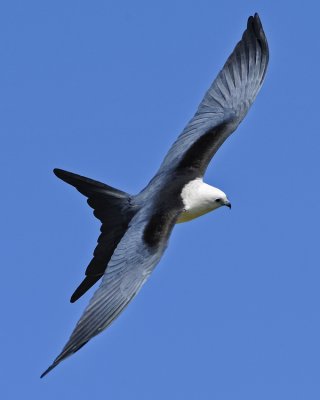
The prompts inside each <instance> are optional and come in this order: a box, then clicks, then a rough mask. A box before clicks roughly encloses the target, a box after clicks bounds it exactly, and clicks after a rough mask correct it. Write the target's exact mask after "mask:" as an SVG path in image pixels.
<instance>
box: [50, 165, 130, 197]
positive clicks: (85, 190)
mask: <svg viewBox="0 0 320 400" xmlns="http://www.w3.org/2000/svg"><path fill="white" fill-rule="evenodd" d="M53 172H54V174H55V175H56V176H57V177H58V178H60V179H62V180H63V181H64V182H67V183H69V185H72V186H74V187H75V188H76V189H77V190H79V192H80V193H82V194H83V195H85V196H86V197H88V198H90V197H91V196H96V195H99V194H101V195H103V196H108V195H109V196H112V197H117V198H126V197H128V194H127V193H125V192H122V191H121V190H118V189H115V188H114V187H112V186H109V185H106V184H105V183H102V182H98V181H95V180H94V179H90V178H86V177H85V176H81V175H77V174H74V173H73V172H69V171H64V170H63V169H59V168H55V169H54V170H53Z"/></svg>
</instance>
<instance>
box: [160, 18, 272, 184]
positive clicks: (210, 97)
mask: <svg viewBox="0 0 320 400" xmlns="http://www.w3.org/2000/svg"><path fill="white" fill-rule="evenodd" d="M268 60H269V50H268V43H267V39H266V36H265V33H264V31H263V28H262V24H261V21H260V18H259V16H258V14H255V15H254V16H250V17H249V19H248V23H247V28H246V30H245V31H244V33H243V35H242V38H241V40H240V41H239V43H238V44H237V45H236V47H235V48H234V50H233V52H232V53H231V55H230V56H229V58H228V60H227V61H226V63H225V65H224V66H223V68H222V70H221V71H220V72H219V74H218V76H217V78H216V79H215V80H214V82H213V83H212V85H211V86H210V88H209V90H208V91H207V92H206V94H205V96H204V98H203V100H202V102H201V103H200V105H199V107H198V110H197V112H196V114H195V115H194V117H193V118H192V119H191V121H190V122H189V123H188V124H187V126H186V127H185V129H184V130H183V132H182V133H181V135H180V136H179V137H178V139H177V140H176V142H175V143H174V144H173V146H172V147H171V148H170V150H169V152H168V154H167V155H166V157H165V159H164V161H163V163H162V164H161V166H160V169H159V171H158V173H157V175H158V174H161V173H162V172H164V171H167V170H172V169H176V168H179V167H180V168H187V167H189V166H190V167H193V168H197V169H198V176H202V175H203V174H204V172H205V170H206V168H207V166H208V163H209V162H210V160H211V158H212V157H213V156H214V154H215V153H216V151H217V150H218V149H219V147H220V146H221V145H222V143H223V142H224V141H225V140H226V139H227V138H228V136H229V135H230V134H231V133H232V132H233V131H234V130H235V129H236V128H237V126H238V125H239V123H240V122H241V121H242V119H243V118H244V117H245V115H246V114H247V112H248V110H249V108H250V106H251V104H252V103H253V101H254V100H255V98H256V96H257V94H258V92H259V90H260V88H261V86H262V84H263V81H264V78H265V74H266V69H267V65H268ZM190 163H191V165H190Z"/></svg>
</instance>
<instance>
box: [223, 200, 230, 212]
mask: <svg viewBox="0 0 320 400" xmlns="http://www.w3.org/2000/svg"><path fill="white" fill-rule="evenodd" d="M224 205H225V206H227V207H229V208H230V210H231V203H230V201H226V202H225V203H224Z"/></svg>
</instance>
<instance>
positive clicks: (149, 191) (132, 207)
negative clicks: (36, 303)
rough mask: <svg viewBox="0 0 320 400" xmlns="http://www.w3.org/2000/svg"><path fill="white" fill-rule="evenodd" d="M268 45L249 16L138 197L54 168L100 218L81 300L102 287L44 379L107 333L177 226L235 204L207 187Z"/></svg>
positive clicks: (256, 83) (253, 91)
mask: <svg viewBox="0 0 320 400" xmlns="http://www.w3.org/2000/svg"><path fill="white" fill-rule="evenodd" d="M268 59H269V51H268V43H267V39H266V36H265V34H264V31H263V28H262V25H261V21H260V19H259V16H258V14H255V15H254V16H250V17H249V19H248V23H247V28H246V30H245V31H244V33H243V35H242V38H241V40H240V41H239V43H238V44H237V45H236V47H235V48H234V50H233V52H232V53H231V55H230V56H229V58H228V59H227V61H226V63H225V65H224V66H223V68H222V70H221V71H220V72H219V74H218V76H217V77H216V79H215V80H214V82H213V83H212V85H211V86H210V88H209V90H208V91H207V92H206V94H205V96H204V98H203V100H202V101H201V103H200V105H199V107H198V110H197V111H196V113H195V115H194V117H193V118H192V119H191V120H190V122H189V123H188V124H187V126H186V127H185V129H184V130H183V132H182V133H181V134H180V136H179V137H178V138H177V140H176V141H175V142H174V144H173V145H172V147H171V148H170V150H169V152H168V153H167V155H166V157H165V158H164V160H163V162H162V164H161V166H160V168H159V170H158V172H157V173H156V175H155V176H154V177H153V178H152V179H151V181H150V182H149V183H148V185H147V186H146V187H145V188H144V189H143V190H142V191H141V192H140V193H139V194H137V195H130V194H128V193H125V192H123V191H121V190H118V189H115V188H113V187H111V186H108V185H106V184H104V183H101V182H97V181H95V180H93V179H89V178H85V177H83V176H80V175H77V174H73V173H71V172H67V171H64V170H61V169H55V170H54V173H55V175H56V176H57V177H58V178H60V179H62V180H63V181H65V182H67V183H69V184H70V185H72V186H74V187H75V188H76V189H77V190H78V191H79V192H80V193H82V194H83V195H84V196H86V197H87V199H88V200H87V201H88V204H89V206H90V207H92V208H93V210H94V215H95V217H97V218H98V219H99V220H100V221H101V229H100V230H101V234H100V236H99V238H98V244H97V246H96V248H95V250H94V253H93V258H92V260H91V261H90V263H89V265H88V267H87V269H86V273H85V275H86V276H85V278H84V280H83V281H82V282H81V283H80V285H79V286H78V288H77V289H76V290H75V292H74V293H73V295H72V296H71V302H72V303H73V302H75V301H76V300H78V299H79V298H80V297H81V296H82V295H83V294H84V293H85V292H86V291H87V290H88V289H90V288H91V286H93V285H94V284H95V283H96V282H97V281H98V280H100V279H101V283H100V286H99V288H98V289H97V290H96V292H95V293H94V295H93V297H92V298H91V300H90V302H89V304H88V306H87V308H86V309H85V311H84V313H83V315H82V316H81V318H80V320H79V321H78V323H77V325H76V327H75V328H74V330H73V332H72V334H71V336H70V338H69V340H68V342H67V344H66V345H65V346H64V348H63V349H62V351H61V353H60V354H59V355H58V357H57V358H56V359H55V360H54V362H53V363H52V364H51V365H50V366H49V368H48V369H47V370H46V371H45V372H44V373H43V374H42V375H41V377H43V376H45V375H46V374H47V373H48V372H50V371H51V370H52V369H53V368H54V367H56V366H57V365H58V364H59V363H60V362H61V361H62V360H64V359H65V358H67V357H69V356H70V355H72V354H73V353H75V352H76V351H78V350H79V349H80V348H81V347H82V346H84V345H85V344H86V343H87V342H88V341H89V340H90V339H92V338H93V337H94V336H96V335H98V334H99V333H100V332H102V331H103V330H104V329H106V328H107V327H108V326H109V325H110V324H111V323H112V321H113V320H114V319H115V318H117V317H118V315H119V314H120V313H121V312H122V311H123V310H124V308H125V307H126V306H127V305H128V304H129V303H130V301H131V300H132V299H133V298H134V297H135V296H136V294H137V293H138V292H139V290H140V289H141V287H142V285H143V284H144V283H145V281H146V280H147V279H148V277H149V276H150V274H151V272H152V271H153V270H154V268H155V266H156V265H157V264H158V262H159V261H160V259H161V257H162V255H163V253H164V251H165V249H166V247H167V244H168V240H169V237H170V234H171V231H172V229H173V227H174V225H175V224H176V223H180V222H186V221H189V220H192V219H194V218H197V217H199V216H201V215H203V214H206V213H208V212H210V211H213V210H216V209H217V208H219V207H222V206H227V207H229V208H231V204H230V202H229V200H228V198H227V196H226V194H225V193H223V192H222V191H221V190H219V189H217V188H215V187H213V186H210V185H208V184H206V183H204V182H203V175H204V173H205V171H206V169H207V167H208V164H209V162H210V160H211V158H212V157H213V156H214V154H215V153H216V151H217V150H218V149H219V147H220V146H221V145H222V144H223V142H224V141H225V140H226V139H227V138H228V137H229V136H230V135H231V133H232V132H234V131H235V129H236V128H237V127H238V125H239V124H240V122H241V121H242V120H243V118H244V117H245V115H246V114H247V112H248V110H249V108H250V106H251V104H252V103H253V101H254V100H255V98H256V96H257V94H258V92H259V90H260V88H261V86H262V83H263V81H264V78H265V74H266V70H267V65H268Z"/></svg>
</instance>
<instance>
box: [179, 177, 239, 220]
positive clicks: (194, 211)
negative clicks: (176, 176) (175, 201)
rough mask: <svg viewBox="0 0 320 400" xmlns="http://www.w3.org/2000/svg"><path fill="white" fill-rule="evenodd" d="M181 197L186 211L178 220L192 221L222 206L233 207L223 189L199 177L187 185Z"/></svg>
mask: <svg viewBox="0 0 320 400" xmlns="http://www.w3.org/2000/svg"><path fill="white" fill-rule="evenodd" d="M181 197H182V201H183V204H184V212H183V213H182V214H181V215H180V217H179V219H178V222H186V221H190V220H191V219H194V218H197V217H200V216H201V215H203V214H206V213H208V212H209V211H213V210H216V209H217V208H219V207H222V206H227V207H229V208H231V203H230V201H229V200H228V198H227V196H226V194H225V193H224V192H223V191H222V190H220V189H218V188H215V187H213V186H210V185H208V184H207V183H204V182H203V180H202V179H199V178H198V179H195V180H193V181H191V182H189V183H188V184H187V185H185V187H184V188H183V190H182V192H181Z"/></svg>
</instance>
